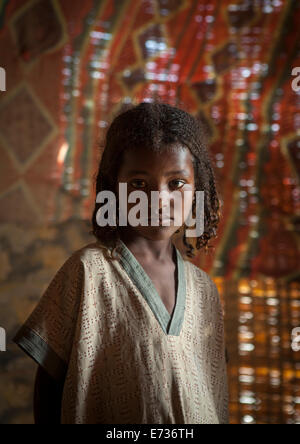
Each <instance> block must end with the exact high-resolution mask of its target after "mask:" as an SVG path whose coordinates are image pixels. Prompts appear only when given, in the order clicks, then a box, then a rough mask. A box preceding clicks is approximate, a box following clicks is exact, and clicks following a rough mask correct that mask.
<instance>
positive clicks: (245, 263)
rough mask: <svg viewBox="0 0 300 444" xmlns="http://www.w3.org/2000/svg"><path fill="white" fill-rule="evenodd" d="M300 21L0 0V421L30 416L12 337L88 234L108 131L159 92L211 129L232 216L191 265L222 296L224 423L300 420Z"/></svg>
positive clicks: (178, 3)
mask: <svg viewBox="0 0 300 444" xmlns="http://www.w3.org/2000/svg"><path fill="white" fill-rule="evenodd" d="M299 23H300V2H299V1H298V0H241V1H239V0H222V1H221V0H203V1H199V0H118V1H116V0H85V1H84V2H83V1H79V0H35V1H33V0H28V1H26V0H10V1H8V0H1V1H0V66H1V70H0V89H1V91H0V100H1V102H0V162H1V163H0V208H1V210H0V242H1V251H0V326H1V327H2V328H4V329H5V330H6V336H7V337H6V341H7V350H6V351H5V352H0V422H2V423H32V421H33V416H32V393H33V381H34V374H35V369H36V364H35V363H34V362H32V361H31V360H30V359H29V358H28V357H27V356H24V353H22V352H21V351H20V350H19V349H18V347H17V346H16V345H14V344H13V343H12V342H11V338H12V336H13V335H14V333H15V332H16V330H17V328H18V327H19V325H20V324H21V323H23V321H24V320H25V318H26V317H27V316H28V314H29V313H30V312H31V311H32V309H33V308H34V306H35V304H36V303H37V301H38V300H39V298H40V296H41V294H42V292H43V291H44V290H45V289H46V287H47V286H48V284H49V283H50V280H51V279H52V278H53V276H54V274H55V272H56V271H57V270H58V268H59V267H60V266H61V265H62V263H63V262H64V261H65V259H66V258H67V257H69V255H71V254H72V252H73V251H74V250H75V249H77V248H80V247H81V246H83V245H84V244H86V243H88V242H93V240H94V238H93V237H92V236H91V235H90V234H89V230H90V229H91V224H90V222H89V219H90V217H91V213H92V209H93V204H94V199H95V196H94V193H95V188H94V180H95V174H96V170H97V166H98V163H99V160H100V157H101V147H102V142H103V136H104V135H105V129H106V128H107V126H108V124H109V123H110V121H111V120H112V118H113V116H114V115H115V113H116V112H118V111H119V110H120V109H121V108H122V107H126V106H127V105H128V104H129V103H138V102H140V101H142V100H148V101H151V100H152V99H153V98H155V97H159V98H160V99H161V100H163V101H166V102H168V103H170V104H173V105H178V106H182V107H184V108H185V109H186V110H187V111H189V112H191V113H192V114H193V115H195V116H196V117H197V118H198V119H199V120H201V121H203V122H204V124H205V126H206V128H207V132H208V135H209V144H210V145H209V146H210V150H211V153H212V157H213V160H214V167H215V170H216V175H217V179H218V183H219V188H220V193H221V198H222V202H223V207H222V210H223V217H222V222H221V225H220V228H219V232H218V237H217V239H215V240H214V244H213V246H214V247H215V248H214V249H211V250H209V252H208V253H205V252H201V253H200V254H199V255H198V256H197V258H195V259H193V262H194V263H195V264H196V265H198V266H199V267H201V268H203V269H205V270H206V271H207V272H208V273H210V275H211V276H212V277H213V279H214V280H215V282H216V284H217V286H218V288H219V291H220V294H221V297H222V300H223V302H224V309H225V320H226V342H227V349H228V354H229V364H228V366H229V382H230V410H231V422H232V423H233V424H237V423H242V424H248V423H250V424H251V423H273V424H274V423H287V424H289V423H290V424H292V423H300V361H299V358H300V352H299V351H297V350H299V349H300V340H298V339H299V338H298V336H297V334H298V333H300V328H299V327H300V271H299V227H300V217H299V216H300V202H299V196H300V189H299V171H300V92H299V91H297V89H300V88H298V86H300V82H298V83H297V78H296V77H294V76H293V75H292V70H293V68H295V67H298V66H299V67H300V39H299V34H300V26H299ZM299 72H300V69H299ZM293 80H294V83H292V82H293ZM292 85H293V86H294V87H292Z"/></svg>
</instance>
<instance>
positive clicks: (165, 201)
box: [148, 190, 173, 217]
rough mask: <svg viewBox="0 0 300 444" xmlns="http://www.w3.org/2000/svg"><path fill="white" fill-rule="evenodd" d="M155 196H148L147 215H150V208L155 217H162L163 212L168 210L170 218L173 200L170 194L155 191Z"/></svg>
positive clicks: (163, 191)
mask: <svg viewBox="0 0 300 444" xmlns="http://www.w3.org/2000/svg"><path fill="white" fill-rule="evenodd" d="M156 191H157V190H156ZM157 193H160V194H157V195H156V196H154V198H152V194H151V193H150V196H149V197H148V199H149V200H148V204H149V214H150V215H151V208H152V213H153V215H155V216H162V214H163V211H164V210H165V209H168V208H170V217H173V216H172V210H173V199H172V198H171V193H169V192H168V191H165V190H161V191H157Z"/></svg>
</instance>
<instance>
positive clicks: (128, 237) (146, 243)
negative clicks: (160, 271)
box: [120, 229, 175, 262]
mask: <svg viewBox="0 0 300 444" xmlns="http://www.w3.org/2000/svg"><path fill="white" fill-rule="evenodd" d="M120 238H121V240H122V241H123V242H124V244H125V245H126V247H127V248H129V250H130V251H131V252H132V253H134V254H135V255H137V256H139V257H143V258H144V259H145V260H146V261H148V260H149V261H152V260H155V261H162V262H164V261H167V260H170V259H171V260H172V259H173V260H174V253H175V251H174V250H175V248H174V246H173V243H172V241H171V239H168V240H165V239H164V240H152V239H147V238H145V237H144V236H142V235H140V234H139V233H136V232H134V233H133V232H132V231H129V230H122V229H121V230H120Z"/></svg>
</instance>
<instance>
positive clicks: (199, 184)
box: [91, 101, 221, 258]
mask: <svg viewBox="0 0 300 444" xmlns="http://www.w3.org/2000/svg"><path fill="white" fill-rule="evenodd" d="M206 141H207V136H206V133H205V130H204V127H203V126H202V124H201V122H200V121H198V120H197V119H196V118H195V117H193V116H192V115H191V114H190V113H188V112H186V111H184V110H183V109H180V108H177V107H174V106H171V105H169V104H166V103H162V102H159V101H154V102H142V103H140V104H138V105H132V106H131V107H129V108H128V109H127V110H126V111H123V112H120V113H119V114H118V115H117V116H116V117H115V118H114V120H113V121H112V123H111V124H110V126H109V128H108V130H107V133H106V137H105V144H104V151H103V154H102V157H101V161H100V164H99V170H98V174H97V178H96V196H97V195H98V193H99V192H101V191H104V190H110V191H113V192H115V191H116V188H117V185H118V181H117V179H118V173H119V169H120V166H121V165H122V157H123V153H124V152H125V151H126V150H129V149H131V148H133V147H134V148H139V147H143V148H147V149H150V150H152V151H154V152H162V151H163V150H164V149H166V148H168V147H170V146H171V145H172V146H173V145H174V144H179V145H183V146H185V147H186V148H188V149H189V150H190V152H191V154H192V158H193V165H194V177H195V191H196V190H199V191H204V232H203V234H202V235H201V236H199V237H197V238H196V242H193V243H194V244H195V246H194V245H193V244H192V243H191V241H190V239H189V238H187V237H186V232H185V228H186V227H185V226H184V231H183V235H182V240H183V244H184V246H185V247H186V252H185V254H186V256H188V257H191V258H193V257H194V256H195V255H196V254H195V248H196V249H197V250H200V249H201V248H205V251H206V252H207V251H208V249H209V248H213V247H211V246H210V245H209V241H210V239H212V238H214V237H217V227H218V224H219V221H220V216H221V212H220V207H221V202H220V200H219V197H218V191H217V185H216V179H215V175H214V171H213V167H212V159H211V158H210V154H209V152H208V149H207V144H206ZM101 205H102V204H100V203H96V204H95V208H94V212H93V215H92V226H93V230H92V231H91V233H92V234H93V235H94V236H95V237H96V239H97V240H98V243H99V246H100V247H102V248H104V249H106V250H107V251H109V255H110V257H113V258H117V257H118V251H117V243H116V241H117V239H118V238H119V230H118V223H117V224H116V226H105V227H100V226H99V225H98V223H97V220H96V215H97V212H98V210H99V208H100V207H101ZM195 210H196V208H195V203H193V207H192V214H193V217H195V215H196V214H195ZM117 214H118V200H117ZM177 231H179V230H177Z"/></svg>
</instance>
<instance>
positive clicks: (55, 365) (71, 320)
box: [14, 241, 228, 424]
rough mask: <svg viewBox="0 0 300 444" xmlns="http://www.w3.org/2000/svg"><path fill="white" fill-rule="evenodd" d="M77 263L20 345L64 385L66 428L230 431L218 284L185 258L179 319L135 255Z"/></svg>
mask: <svg viewBox="0 0 300 444" xmlns="http://www.w3.org/2000/svg"><path fill="white" fill-rule="evenodd" d="M118 245H119V248H120V253H121V258H120V260H118V259H109V258H107V257H106V256H105V255H104V252H103V250H102V249H101V248H99V244H98V243H97V242H95V243H92V244H89V245H86V246H85V247H83V248H81V249H80V250H78V251H76V252H75V253H73V254H72V256H71V257H70V258H69V259H68V260H67V261H66V262H65V263H64V265H63V266H62V267H61V268H60V270H59V271H58V272H57V274H56V275H55V277H54V278H53V280H52V282H51V283H50V285H49V287H48V288H47V290H46V291H45V293H44V295H43V297H42V298H41V300H40V302H39V303H38V305H37V307H36V308H35V310H34V311H33V312H32V313H31V315H30V316H29V318H28V319H27V321H26V322H25V323H24V325H23V326H22V327H21V328H20V330H19V331H18V333H17V334H16V336H15V338H14V341H15V342H16V343H17V344H18V345H19V346H20V347H21V348H22V349H23V350H24V351H25V352H26V353H28V354H29V355H30V356H31V357H32V358H33V359H34V360H35V361H36V362H37V363H38V364H40V365H42V366H43V367H44V368H45V370H47V371H48V373H49V374H50V375H51V376H53V377H54V378H57V379H60V378H65V384H64V391H63V399H62V411H61V423H62V424H142V423H145V424H202V423H206V424H224V423H225V424H226V423H228V389H227V374H226V361H225V346H224V327H223V316H222V308H221V303H220V299H219V294H218V290H217V287H216V285H215V283H214V282H213V281H212V279H211V278H210V277H209V276H208V274H207V273H206V272H204V271H203V270H201V269H200V268H198V267H196V266H195V265H193V264H192V263H191V262H190V261H188V260H184V259H183V258H182V256H181V254H180V252H179V250H178V249H177V248H175V250H176V257H177V268H176V269H177V277H178V286H177V295H176V305H175V308H174V311H173V314H172V316H171V315H170V314H169V312H168V311H167V309H166V307H165V305H164V303H163V302H162V300H161V298H160V296H159V294H158V293H157V291H156V289H155V287H154V285H153V282H152V281H151V279H150V278H149V276H148V275H147V274H146V272H145V271H144V269H143V267H142V266H141V265H140V263H139V262H138V261H137V260H136V258H135V256H134V255H133V254H132V253H131V251H130V250H129V249H128V248H127V246H126V245H125V244H124V243H123V242H122V241H119V244H118Z"/></svg>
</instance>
